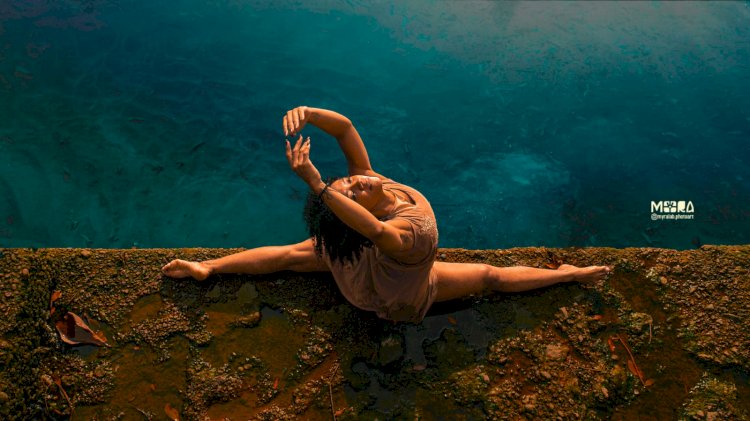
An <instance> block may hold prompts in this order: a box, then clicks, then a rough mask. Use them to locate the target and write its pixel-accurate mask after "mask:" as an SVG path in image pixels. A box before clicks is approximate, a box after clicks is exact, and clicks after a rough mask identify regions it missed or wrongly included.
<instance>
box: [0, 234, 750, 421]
mask: <svg viewBox="0 0 750 421" xmlns="http://www.w3.org/2000/svg"><path fill="white" fill-rule="evenodd" d="M237 251H240V250H239V249H232V250H229V249H226V250H224V249H179V250H176V249H175V250H166V249H153V250H80V249H38V250H32V249H0V310H1V311H2V314H3V315H4V316H5V317H4V318H2V319H0V418H3V419H40V418H45V417H46V418H51V419H68V417H69V415H70V412H71V410H72V408H75V413H76V417H77V418H82V419H87V418H92V417H98V418H100V419H132V418H139V417H141V418H142V417H146V418H149V417H152V418H163V417H164V416H169V414H170V411H174V410H176V411H178V412H180V413H181V415H182V417H183V418H184V419H205V418H211V419H219V418H223V417H228V418H230V419H311V418H312V419H330V418H331V414H332V413H333V414H335V415H336V417H337V418H338V419H360V418H368V419H369V418H399V419H400V418H409V419H414V418H419V419H436V418H441V417H448V418H461V419H486V418H490V419H506V418H509V417H510V418H519V419H522V418H526V419H561V420H562V419H610V418H616V419H632V418H637V417H638V416H639V415H648V416H651V417H656V418H658V419H671V418H672V417H674V414H678V413H679V414H680V415H679V416H680V417H681V418H683V419H747V417H748V415H747V414H748V413H750V408H748V406H749V405H750V386H749V385H748V383H747V376H748V372H750V325H749V323H750V321H749V320H750V318H749V316H750V246H702V247H701V248H700V249H696V250H689V251H675V250H663V249H652V248H630V249H612V248H587V249H580V248H569V249H546V248H517V249H510V250H483V251H482V250H462V249H440V250H439V252H438V253H439V254H440V256H441V260H443V261H452V262H482V263H489V264H493V265H497V266H513V265H526V266H533V267H542V268H555V267H557V266H558V265H559V264H560V263H563V262H564V263H568V264H573V265H577V266H585V265H589V264H608V265H612V266H614V268H615V272H614V274H613V275H612V276H611V277H610V278H609V279H608V280H607V281H605V282H599V283H595V284H590V285H580V284H561V285H556V286H553V287H550V288H546V289H543V290H538V291H531V292H527V293H523V294H493V295H490V296H486V297H475V298H468V299H466V300H463V301H458V302H455V303H448V304H441V305H436V306H435V308H433V309H432V310H431V311H430V313H429V314H428V317H427V318H426V319H425V320H424V321H423V322H422V323H420V324H418V325H412V324H393V323H391V322H386V321H382V320H379V319H377V318H376V317H375V316H374V315H372V314H369V313H365V312H362V311H360V310H357V309H356V308H354V307H352V306H351V305H349V304H348V303H346V302H345V301H344V299H343V298H342V297H341V295H340V294H339V293H338V291H337V290H336V287H335V284H334V283H333V282H332V280H331V279H330V277H329V276H328V275H326V274H305V275H302V274H294V273H291V272H286V273H277V274H271V275H266V276H243V275H218V276H213V277H211V278H209V279H207V280H205V281H203V282H196V281H194V280H192V279H188V280H173V279H169V278H165V277H163V276H162V275H161V274H160V273H159V268H160V267H161V266H162V265H163V264H164V263H166V262H168V261H169V260H171V259H173V258H177V257H179V258H183V259H189V260H203V259H210V258H215V257H219V256H223V255H226V254H229V253H233V252H237ZM53 291H61V292H62V297H61V298H60V299H59V300H57V301H56V302H55V304H54V306H55V313H54V314H51V312H50V297H51V295H52V293H53ZM65 311H72V312H75V313H76V314H79V315H81V316H86V317H88V318H89V319H90V320H91V323H92V328H94V329H96V330H101V331H102V332H103V333H104V335H105V336H106V337H107V338H108V341H109V343H110V344H111V345H112V347H111V348H96V347H92V346H84V347H77V348H75V347H70V346H69V345H66V344H64V343H62V342H61V341H60V339H59V337H58V335H57V332H56V331H55V329H54V320H55V318H56V317H59V315H61V314H64V312H65Z"/></svg>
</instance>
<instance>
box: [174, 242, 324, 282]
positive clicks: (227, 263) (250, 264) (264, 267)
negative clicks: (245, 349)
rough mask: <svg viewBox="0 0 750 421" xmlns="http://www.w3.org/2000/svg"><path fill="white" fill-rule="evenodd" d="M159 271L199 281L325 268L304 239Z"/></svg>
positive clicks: (177, 261)
mask: <svg viewBox="0 0 750 421" xmlns="http://www.w3.org/2000/svg"><path fill="white" fill-rule="evenodd" d="M161 270H162V273H164V274H165V275H166V276H169V277H171V278H187V277H189V276H191V277H193V278H195V279H197V280H199V281H202V280H204V279H206V278H208V277H209V276H210V275H212V274H215V273H248V274H255V275H260V274H264V273H273V272H280V271H282V270H293V271H296V272H325V271H328V266H327V265H326V264H325V262H323V261H322V260H321V259H319V258H318V256H317V255H316V254H315V249H314V246H313V242H312V239H307V240H305V241H303V242H301V243H297V244H292V245H288V246H268V247H258V248H254V249H250V250H245V251H241V252H239V253H235V254H230V255H228V256H224V257H222V258H219V259H213V260H206V261H203V262H190V261H187V260H181V259H175V260H172V261H171V262H169V263H167V264H166V265H164V267H162V268H161Z"/></svg>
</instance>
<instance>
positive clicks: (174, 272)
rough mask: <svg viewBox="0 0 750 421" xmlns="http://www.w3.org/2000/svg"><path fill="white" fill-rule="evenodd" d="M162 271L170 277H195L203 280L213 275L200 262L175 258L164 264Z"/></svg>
mask: <svg viewBox="0 0 750 421" xmlns="http://www.w3.org/2000/svg"><path fill="white" fill-rule="evenodd" d="M161 272H162V273H163V274H165V275H167V276H169V277H170V278H187V277H188V276H192V277H193V278H195V279H197V280H199V281H202V280H204V279H206V278H208V276H209V275H211V270H210V269H209V268H208V267H206V266H205V265H203V264H202V263H200V262H188V261H187V260H180V259H175V260H172V261H171V262H169V263H167V264H166V265H164V267H162V268H161Z"/></svg>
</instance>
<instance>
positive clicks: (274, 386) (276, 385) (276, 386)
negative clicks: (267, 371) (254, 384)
mask: <svg viewBox="0 0 750 421" xmlns="http://www.w3.org/2000/svg"><path fill="white" fill-rule="evenodd" d="M278 388H279V378H278V377H276V379H275V380H274V381H273V390H276V389H278Z"/></svg>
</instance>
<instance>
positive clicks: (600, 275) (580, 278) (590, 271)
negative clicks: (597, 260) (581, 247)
mask: <svg viewBox="0 0 750 421" xmlns="http://www.w3.org/2000/svg"><path fill="white" fill-rule="evenodd" d="M557 270H562V271H565V272H573V274H574V279H573V281H577V282H584V283H585V282H594V281H599V280H601V279H604V278H605V277H606V276H607V275H609V274H610V273H612V268H611V267H609V266H586V267H584V268H579V267H577V266H573V265H560V267H558V268H557Z"/></svg>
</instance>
